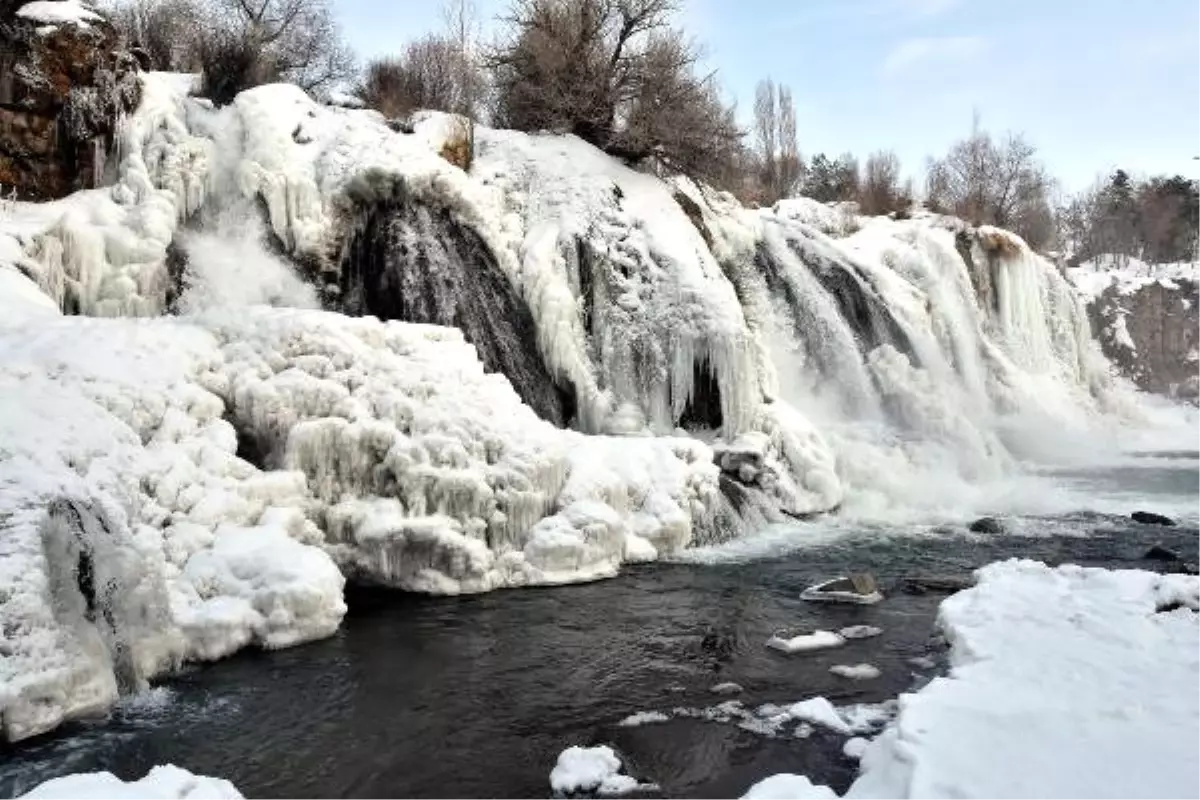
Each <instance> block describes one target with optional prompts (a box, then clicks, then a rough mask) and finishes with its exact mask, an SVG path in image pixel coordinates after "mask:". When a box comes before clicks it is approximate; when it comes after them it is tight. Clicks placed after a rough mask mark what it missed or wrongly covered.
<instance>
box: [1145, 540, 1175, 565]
mask: <svg viewBox="0 0 1200 800" xmlns="http://www.w3.org/2000/svg"><path fill="white" fill-rule="evenodd" d="M1142 558H1143V559H1145V560H1146V561H1178V560H1179V553H1176V552H1175V551H1174V550H1172V549H1170V548H1169V547H1164V546H1163V545H1161V544H1156V545H1153V546H1151V548H1150V549H1149V550H1147V551H1146V552H1145V553H1142Z"/></svg>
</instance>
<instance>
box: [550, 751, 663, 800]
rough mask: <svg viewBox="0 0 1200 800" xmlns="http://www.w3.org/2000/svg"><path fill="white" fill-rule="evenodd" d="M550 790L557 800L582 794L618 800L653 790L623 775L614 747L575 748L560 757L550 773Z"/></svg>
mask: <svg viewBox="0 0 1200 800" xmlns="http://www.w3.org/2000/svg"><path fill="white" fill-rule="evenodd" d="M550 788H551V789H552V790H553V791H554V794H555V796H556V797H569V796H572V795H576V794H579V793H588V794H592V793H594V794H597V795H600V796H601V797H616V796H619V795H624V794H629V793H630V792H633V791H636V790H638V789H647V788H654V787H652V786H650V785H649V784H640V783H638V780H637V779H636V778H634V777H631V776H629V775H622V774H621V759H619V758H618V757H617V754H616V753H615V752H613V749H612V748H611V747H608V746H607V745H598V746H596V747H579V746H578V745H574V746H571V747H568V748H567V749H566V750H563V751H562V752H561V753H559V756H558V761H557V763H555V765H554V769H553V770H551V771H550Z"/></svg>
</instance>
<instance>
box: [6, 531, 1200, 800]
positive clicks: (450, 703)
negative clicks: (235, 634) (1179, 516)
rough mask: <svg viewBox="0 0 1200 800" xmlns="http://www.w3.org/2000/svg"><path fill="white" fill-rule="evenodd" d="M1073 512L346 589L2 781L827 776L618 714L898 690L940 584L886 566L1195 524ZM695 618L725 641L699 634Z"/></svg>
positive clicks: (816, 760)
mask: <svg viewBox="0 0 1200 800" xmlns="http://www.w3.org/2000/svg"><path fill="white" fill-rule="evenodd" d="M1027 522H1028V521H1027ZM1076 522H1077V524H1076V525H1073V526H1072V527H1075V528H1077V529H1081V530H1083V531H1086V532H1089V533H1090V536H1088V537H1086V538H1084V537H1079V536H1074V537H1063V536H1057V535H1055V536H1049V537H1022V538H1014V537H996V538H972V539H967V538H964V537H962V536H959V535H946V536H938V537H922V538H899V537H897V538H888V539H882V540H881V539H879V538H878V537H875V536H872V537H865V536H864V537H858V538H856V537H849V538H847V539H843V540H840V541H838V542H836V543H834V544H830V545H826V546H822V547H819V548H808V549H805V550H802V551H799V552H796V553H793V554H791V555H789V556H787V557H780V558H774V559H767V560H757V561H753V562H748V563H741V564H734V563H727V564H718V565H708V566H700V565H687V564H657V565H649V566H646V567H641V568H635V569H628V570H626V572H625V573H624V574H623V575H622V576H621V577H619V578H616V579H614V580H610V581H605V582H601V583H596V584H591V585H585V586H569V587H563V588H557V589H535V590H520V591H503V592H495V593H492V594H489V595H484V596H478V597H467V598H452V599H433V598H426V597H418V596H411V595H402V594H396V593H370V592H358V593H355V594H353V595H352V596H351V597H350V598H349V600H350V606H351V613H350V616H349V617H348V619H347V620H346V623H345V625H344V627H343V629H342V630H341V632H340V633H339V634H338V635H337V636H335V637H333V638H331V639H328V640H325V641H322V642H317V643H314V644H311V645H307V646H304V647H298V648H294V649H291V650H284V651H279V652H272V653H249V654H244V655H242V656H239V657H235V658H231V659H228V660H226V661H223V662H220V663H217V664H213V665H210V666H208V667H204V668H198V669H194V670H191V671H189V672H186V673H184V674H182V675H180V676H177V677H176V678H174V679H172V680H170V681H168V682H167V683H166V687H167V688H165V689H159V690H157V691H156V692H155V693H151V695H150V696H149V697H148V698H145V699H141V700H138V701H134V702H131V703H127V704H126V705H125V706H123V707H122V708H120V709H118V710H117V711H115V712H114V713H113V714H112V715H111V716H110V717H109V718H108V719H107V720H100V721H96V722H90V723H76V724H72V725H69V726H66V727H64V728H63V729H61V730H60V731H58V732H56V733H54V734H51V735H48V736H47V737H43V738H40V739H37V740H34V741H32V742H26V743H23V744H22V745H20V746H16V747H10V748H8V749H0V795H4V796H10V795H13V794H16V793H19V792H21V791H24V790H27V789H29V788H32V786H34V785H36V784H37V783H40V782H41V781H44V780H47V779H49V778H52V777H55V776H58V775H61V774H65V773H68V772H78V771H89V770H98V769H106V770H110V771H112V772H114V773H116V774H117V775H119V776H121V777H123V778H126V779H130V778H135V777H140V776H141V775H142V774H144V773H145V772H146V771H147V770H148V769H149V768H150V767H151V766H152V765H154V764H158V763H167V762H170V763H174V764H177V765H179V766H182V767H185V768H187V769H190V770H192V771H194V772H198V773H202V774H207V775H214V776H221V777H225V778H228V779H229V780H231V781H233V783H234V784H236V785H237V786H238V787H239V788H240V789H241V790H242V792H243V793H244V794H246V795H247V796H252V797H259V796H267V797H284V796H292V797H310V796H332V797H347V796H355V797H378V796H390V797H395V796H417V797H420V796H428V797H433V796H441V797H445V796H456V797H476V796H479V797H483V796H487V797H515V796H528V797H537V796H543V797H544V796H548V794H549V785H548V782H547V776H548V774H549V771H550V769H551V767H552V766H553V765H554V761H555V759H556V757H557V754H558V753H559V752H560V751H561V750H562V749H563V748H565V747H567V746H568V745H571V744H596V743H609V744H612V745H614V746H615V747H617V749H618V750H619V751H620V752H621V753H622V755H624V756H625V757H626V758H627V759H628V761H629V762H630V764H631V765H632V768H631V772H632V773H633V774H635V775H636V776H638V777H639V778H641V779H643V780H652V781H655V782H657V783H659V784H660V785H661V786H662V791H663V793H664V794H666V795H668V796H701V797H704V796H708V797H718V796H730V795H733V796H736V795H739V794H740V793H742V792H744V791H745V789H746V788H747V787H748V786H750V785H751V784H752V783H753V782H754V781H755V780H757V779H759V778H761V777H763V776H764V775H766V774H769V773H773V772H781V771H791V772H803V773H807V774H809V775H810V776H812V777H813V778H814V779H815V780H816V781H817V782H827V783H829V784H831V785H832V786H834V787H835V788H838V789H842V788H844V787H845V786H846V785H847V784H848V783H849V781H850V780H851V779H852V777H853V771H854V765H853V763H852V762H850V761H849V760H848V759H846V758H844V757H843V756H842V755H841V750H840V748H841V744H842V741H843V739H842V738H841V737H832V736H829V737H824V736H822V735H821V734H820V733H818V734H816V735H814V736H813V737H811V738H809V739H805V740H797V739H794V738H787V737H781V738H778V739H771V738H766V737H764V736H761V735H757V734H754V733H751V732H749V731H745V730H742V729H740V728H737V727H736V726H734V725H732V724H720V723H714V722H708V721H703V720H696V719H678V720H673V721H671V722H669V723H665V724H660V725H648V726H644V727H638V728H622V727H618V726H617V725H616V723H617V722H618V721H619V720H620V719H622V718H623V717H625V716H626V715H628V714H631V713H633V712H636V711H645V710H655V709H658V710H669V709H671V708H672V707H675V706H691V707H705V706H713V705H715V704H717V703H719V702H721V701H723V700H725V699H727V698H723V697H717V696H715V695H713V694H711V693H710V692H709V687H710V686H711V685H712V684H714V683H717V682H719V681H736V682H737V683H739V684H741V685H742V686H744V687H745V690H746V691H745V693H744V694H743V695H741V696H740V698H739V699H741V700H743V701H744V702H745V703H746V704H747V705H749V706H754V705H757V704H759V703H763V702H769V701H770V702H783V701H795V700H800V699H804V698H806V697H811V696H814V695H825V696H827V697H829V698H830V699H831V700H833V702H834V703H835V704H841V703H846V702H875V701H882V700H885V699H888V698H891V697H894V696H895V695H896V694H897V693H899V692H901V691H904V690H907V689H910V688H912V687H913V686H914V684H915V683H917V682H919V681H922V680H926V679H928V677H929V676H928V674H927V673H923V672H922V671H921V670H919V669H914V667H913V666H912V665H911V664H909V661H908V660H909V659H910V658H912V657H913V656H918V655H923V654H927V653H934V654H937V653H939V652H940V650H939V648H938V647H937V646H936V644H935V643H933V642H932V641H931V633H932V625H933V616H934V613H935V611H936V608H937V604H938V603H939V602H940V600H941V599H942V596H940V595H936V594H926V595H912V594H907V593H904V592H902V591H900V590H899V589H898V588H897V584H898V582H899V581H900V580H901V579H902V578H904V577H906V576H912V575H930V574H938V575H959V576H962V575H966V574H967V573H968V572H969V570H970V569H972V568H973V567H976V566H979V565H982V564H985V563H988V562H990V561H994V560H997V559H1000V558H1005V557H1008V556H1012V555H1021V556H1028V557H1032V558H1037V559H1040V560H1045V561H1047V562H1050V563H1061V562H1064V561H1071V562H1075V563H1082V564H1088V565H1097V566H1113V565H1119V566H1138V567H1142V568H1158V567H1161V566H1162V565H1159V564H1154V563H1152V562H1145V561H1141V560H1140V555H1141V554H1142V553H1143V552H1144V550H1145V549H1146V547H1147V546H1149V545H1150V544H1152V543H1155V542H1162V543H1164V544H1166V545H1168V546H1169V547H1172V548H1174V549H1175V550H1177V551H1179V552H1180V553H1181V555H1183V557H1184V558H1185V559H1186V560H1188V561H1195V560H1196V558H1197V534H1196V531H1195V529H1164V528H1153V527H1148V526H1134V525H1129V524H1125V523H1117V522H1114V520H1112V519H1111V518H1100V517H1093V518H1080V519H1077V520H1076ZM1037 527H1038V526H1037V524H1036V521H1035V522H1033V523H1031V524H1029V525H1027V528H1037ZM1047 527H1048V528H1049V527H1054V528H1055V529H1059V528H1061V527H1062V520H1061V519H1060V520H1057V521H1055V522H1054V524H1053V526H1051V524H1050V523H1049V522H1048V523H1047ZM850 569H856V570H862V569H869V570H871V571H872V572H874V573H875V575H876V576H877V577H878V579H879V581H880V584H881V585H882V587H883V588H884V591H885V593H886V594H887V595H888V597H887V599H886V600H885V601H884V602H883V603H881V604H879V605H878V606H874V607H845V606H824V605H814V604H809V603H805V602H803V601H801V600H799V599H798V595H799V593H800V591H801V590H802V589H803V588H804V587H805V586H807V585H810V584H812V583H814V582H816V581H818V580H821V579H824V578H827V577H830V576H832V575H835V574H838V573H841V572H844V571H847V570H850ZM859 623H868V624H872V625H877V626H879V627H881V628H883V629H884V634H883V635H882V636H880V637H878V638H876V639H868V640H862V641H857V642H850V643H849V644H847V645H846V646H845V647H843V648H840V649H835V650H830V651H824V652H821V653H815V654H809V655H793V656H784V655H781V654H777V653H774V652H773V651H769V650H767V649H766V648H765V647H764V646H763V643H764V642H765V640H766V639H767V638H768V637H769V636H770V635H771V633H772V632H773V631H775V630H777V629H779V628H782V627H800V628H804V627H822V628H835V629H836V628H839V627H842V626H845V625H850V624H859ZM706 634H715V635H716V636H717V638H719V639H722V638H723V639H725V640H727V641H729V642H730V644H731V645H732V646H731V647H730V648H728V652H727V653H725V654H722V653H720V652H714V651H713V650H711V649H705V648H704V647H703V646H702V640H703V639H704V637H705V635H706ZM864 661H865V662H869V663H872V664H875V665H876V666H878V667H879V668H880V669H881V670H882V671H883V676H882V677H881V678H880V679H879V680H876V681H867V682H861V683H859V682H850V681H846V680H844V679H841V678H838V677H835V676H833V675H831V674H829V672H828V671H827V670H828V668H829V666H831V665H833V664H838V663H859V662H864Z"/></svg>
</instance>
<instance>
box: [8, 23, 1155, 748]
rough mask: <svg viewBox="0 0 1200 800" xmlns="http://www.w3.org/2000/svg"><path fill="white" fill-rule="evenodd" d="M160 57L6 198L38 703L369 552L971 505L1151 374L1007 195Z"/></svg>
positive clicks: (195, 639) (628, 558) (604, 551)
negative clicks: (721, 154) (696, 173)
mask: <svg viewBox="0 0 1200 800" xmlns="http://www.w3.org/2000/svg"><path fill="white" fill-rule="evenodd" d="M34 5H39V4H34ZM56 5H66V4H56ZM141 80H142V83H143V93H142V101H141V105H140V107H139V108H138V109H137V111H136V112H135V113H133V114H131V115H129V116H128V118H126V119H125V120H124V121H123V123H122V126H121V133H120V136H119V137H118V141H119V148H118V150H119V152H118V153H116V154H115V155H116V161H115V163H116V164H117V170H116V173H117V174H116V178H115V182H114V183H113V184H112V185H111V186H108V187H106V188H103V189H97V190H92V191H88V192H81V193H78V194H76V195H73V196H71V197H68V198H65V199H63V200H60V201H55V202H53V203H47V204H43V205H32V204H26V203H8V204H5V206H4V207H3V208H0V389H3V391H2V392H0V433H3V436H2V437H0V441H3V442H4V447H5V453H6V456H7V457H6V459H5V460H4V461H2V462H0V530H2V532H3V536H2V537H0V577H2V578H3V581H0V583H2V584H3V585H4V586H6V587H10V588H8V590H7V591H6V592H5V593H4V594H3V595H0V623H3V624H2V625H0V635H2V636H3V637H4V640H3V646H4V648H5V652H6V653H7V654H8V655H7V657H6V658H5V659H4V661H3V662H2V663H0V716H2V718H3V730H4V736H5V737H6V738H10V739H15V738H21V737H24V736H28V735H32V734H35V733H38V732H41V731H44V730H48V729H50V728H52V727H54V726H55V725H56V724H58V723H60V722H61V721H63V720H64V719H70V718H74V717H78V716H82V715H86V714H91V713H96V712H100V711H103V710H104V709H105V708H107V707H109V706H110V705H111V704H112V702H113V700H114V698H115V697H116V696H117V694H118V692H120V691H122V690H124V689H126V688H132V687H136V686H137V685H140V684H142V683H144V682H145V681H147V680H150V679H152V678H153V677H154V676H156V675H161V674H164V673H165V672H168V671H169V670H171V669H173V668H175V667H176V666H178V665H179V664H180V663H181V662H183V661H187V660H204V659H212V658H218V657H222V656H224V655H227V654H229V653H231V652H233V651H235V650H236V649H238V648H240V647H244V646H250V645H253V646H262V647H281V646H287V645H290V644H295V643H298V642H301V641H306V640H309V639H312V638H316V637H320V636H325V635H328V634H330V633H331V632H332V631H333V630H335V629H336V627H337V625H338V624H339V621H340V619H341V617H342V615H343V614H344V611H345V607H344V604H343V602H342V584H343V580H344V576H348V577H350V578H352V579H356V580H363V581H372V582H377V583H382V584H385V585H389V586H395V587H399V588H403V589H410V590H416V591H425V592H434V593H459V592H478V591H487V590H490V589H495V588H500V587H510V586H524V585H533V584H554V583H563V582H568V581H579V580H590V579H595V578H602V577H606V576H611V575H613V574H615V573H616V571H617V570H618V569H619V567H620V565H621V564H622V563H625V562H633V561H646V560H652V559H655V558H659V557H662V556H667V555H670V554H672V553H677V552H679V551H680V550H681V549H683V548H687V547H689V546H691V545H695V544H707V543H712V542H716V541H720V540H723V539H727V538H729V537H732V536H737V535H739V534H740V533H743V532H744V531H745V530H746V529H747V528H751V527H755V526H759V525H765V524H767V523H770V522H778V521H781V520H784V519H787V518H789V517H801V518H803V517H805V516H808V515H812V514H817V513H823V512H829V511H831V510H833V509H836V508H838V507H839V506H840V507H841V509H842V512H843V513H844V514H847V515H854V514H861V515H868V516H869V515H871V514H876V513H893V512H894V510H895V509H896V508H909V507H913V508H919V509H922V511H923V513H928V510H929V509H934V510H936V511H938V512H941V511H944V510H945V505H946V504H949V505H951V506H952V507H953V509H954V510H955V512H960V511H961V510H962V509H963V508H965V507H968V508H969V507H970V504H971V503H972V502H973V499H974V498H975V497H976V496H977V495H976V492H975V489H974V487H975V486H977V485H983V484H986V483H987V481H988V480H990V479H992V478H995V477H996V476H1002V475H1005V474H1007V473H1009V472H1011V471H1012V470H1014V469H1015V468H1016V463H1017V461H1018V460H1019V459H1020V458H1022V457H1024V456H1026V455H1028V453H1027V452H1026V447H1027V446H1028V445H1029V444H1030V443H1041V442H1042V441H1043V440H1044V438H1045V437H1044V436H1043V435H1041V434H1042V433H1043V432H1044V431H1046V430H1058V429H1060V428H1070V427H1072V426H1075V427H1082V428H1084V429H1085V432H1087V433H1090V434H1094V433H1095V431H1096V430H1102V429H1103V427H1104V421H1105V419H1107V417H1105V416H1104V415H1109V414H1115V413H1120V414H1128V413H1131V412H1130V410H1129V409H1131V408H1134V407H1133V405H1122V398H1123V397H1124V395H1122V394H1121V392H1120V391H1119V390H1120V388H1121V387H1120V386H1114V385H1112V384H1111V382H1110V380H1109V378H1108V374H1107V370H1106V364H1105V363H1104V362H1103V360H1102V359H1101V358H1100V357H1099V356H1098V355H1097V353H1096V351H1095V347H1094V345H1093V343H1092V342H1091V340H1090V338H1089V336H1088V334H1087V329H1086V322H1085V320H1084V318H1083V316H1082V314H1081V311H1080V306H1079V303H1078V300H1077V298H1076V297H1075V295H1074V294H1073V293H1072V292H1071V291H1070V290H1069V287H1068V286H1067V284H1066V283H1065V282H1064V281H1063V279H1062V278H1061V276H1060V275H1059V274H1058V273H1057V271H1056V270H1055V269H1054V268H1053V267H1052V266H1051V265H1050V264H1049V263H1048V262H1046V261H1044V260H1043V259H1041V258H1039V257H1038V256H1036V255H1034V254H1033V253H1032V252H1031V251H1030V250H1029V249H1028V248H1027V247H1026V246H1025V245H1024V243H1022V242H1021V241H1020V240H1018V239H1016V238H1015V237H1013V236H1011V235H1010V234H1006V233H1004V232H1002V231H998V230H994V229H981V230H977V231H975V230H969V229H967V228H965V227H963V226H962V225H961V223H955V222H953V221H949V220H946V219H943V218H937V217H931V216H924V217H921V218H918V219H914V220H910V221H904V222H897V221H891V220H886V219H877V220H866V219H861V218H858V217H855V216H854V215H853V214H852V213H851V212H850V211H849V210H848V209H845V208H842V209H833V210H830V209H826V208H824V207H822V206H819V205H816V204H812V203H811V202H809V201H789V202H788V203H784V204H780V205H779V206H777V207H776V208H774V209H761V210H747V209H744V208H742V207H741V206H739V205H737V204H736V203H734V202H733V201H732V199H731V198H729V197H728V196H725V195H716V194H713V193H711V192H709V191H707V190H704V191H702V190H700V189H698V188H697V187H696V186H694V185H692V184H690V183H685V182H676V183H668V182H664V181H662V180H659V179H658V178H655V177H653V176H650V175H647V174H643V173H639V172H636V171H634V170H631V169H629V168H627V167H625V166H623V165H621V164H619V163H617V162H616V161H614V160H613V159H611V158H609V157H607V156H605V155H603V154H601V153H600V152H599V151H597V150H595V149H594V148H592V147H590V146H588V145H586V144H585V143H583V142H582V141H580V140H578V139H575V138H573V137H569V136H552V135H528V134H521V133H514V132H507V131H493V130H488V129H485V128H480V129H479V130H478V132H477V151H476V153H475V160H474V164H473V166H472V167H471V169H470V170H469V171H464V170H463V169H461V168H460V167H459V166H457V165H455V164H453V163H451V162H450V161H449V160H447V158H443V157H442V155H441V153H442V152H443V147H444V145H446V143H447V142H448V141H449V140H452V139H453V138H454V137H455V136H456V135H457V133H456V132H457V131H458V130H459V126H458V121H457V120H456V119H455V118H453V117H448V116H445V115H439V114H423V115H417V116H416V117H415V118H414V119H413V120H412V121H411V124H409V126H408V127H407V128H403V126H399V125H397V124H396V123H394V122H389V121H387V120H384V119H383V118H382V117H381V116H380V115H379V114H377V113H375V112H371V111H366V110H360V109H353V108H344V107H334V106H322V105H319V104H317V103H315V102H314V101H312V100H311V99H310V98H308V97H307V96H305V95H304V94H303V92H301V91H300V90H298V89H296V88H295V87H289V86H282V85H276V86H263V87H259V88H257V89H254V90H251V91H249V92H245V93H243V94H242V95H240V96H239V97H238V98H237V99H236V101H235V102H234V103H233V104H231V105H229V106H227V107H225V108H222V109H214V108H213V107H212V106H211V104H209V103H207V102H206V101H204V100H202V99H198V98H194V97H191V96H189V92H190V91H191V89H192V87H193V85H194V79H193V77H192V76H182V75H167V74H159V73H150V74H146V75H143V76H141ZM406 131H407V132H406ZM260 210H261V211H260ZM35 286H36V287H38V288H40V290H41V292H42V293H44V296H43V295H42V294H39V293H38V292H37V291H35V290H34V287H35ZM446 287H451V288H449V289H447V288H446ZM414 295H415V296H414ZM47 298H48V300H47ZM271 305H276V306H291V307H297V306H306V307H307V306H316V305H324V306H325V307H327V308H328V307H333V308H337V309H341V310H345V311H351V312H355V313H371V314H374V315H377V316H378V315H383V316H399V317H402V318H404V319H405V321H403V322H380V321H378V320H377V319H374V318H372V317H347V316H343V315H341V314H336V313H330V312H321V311H316V310H311V309H304V310H297V309H295V308H293V309H291V310H284V309H271V308H267V307H265V306H271ZM60 310H61V311H62V312H65V313H67V314H68V315H76V314H78V315H84V316H85V317H93V319H80V318H78V317H76V316H70V317H61V318H60V315H59V314H58V313H57V312H58V311H60ZM167 310H172V311H175V312H178V313H182V314H184V316H182V317H173V318H158V319H130V317H158V316H159V315H161V314H162V313H163V312H164V311H167ZM95 317H124V319H113V320H101V319H94V318H95ZM419 323H442V324H447V323H452V324H453V325H455V326H457V327H458V328H459V329H458V330H455V329H454V328H449V327H439V326H436V325H431V324H419ZM1134 411H1136V409H1135V408H1134ZM539 415H540V416H539ZM1031 430H1032V431H1033V432H1034V433H1033V434H1032V435H1031V434H1030V433H1029V431H1031ZM955 504H957V505H955ZM748 724H749V723H748Z"/></svg>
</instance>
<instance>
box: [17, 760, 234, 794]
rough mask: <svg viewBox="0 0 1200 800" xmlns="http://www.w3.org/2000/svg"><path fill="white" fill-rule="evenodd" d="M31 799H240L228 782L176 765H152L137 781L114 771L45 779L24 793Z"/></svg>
mask: <svg viewBox="0 0 1200 800" xmlns="http://www.w3.org/2000/svg"><path fill="white" fill-rule="evenodd" d="M21 797H23V798H30V800H165V798H178V800H240V798H241V797H242V795H241V793H240V792H238V790H237V789H236V788H234V785H233V784H232V783H230V782H229V781H226V780H222V779H220V778H206V777H204V776H203V775H193V774H192V773H190V772H188V771H187V770H186V769H180V768H179V767H176V766H174V765H173V764H166V765H162V766H157V767H154V768H152V769H151V770H150V771H149V772H148V773H146V775H145V776H144V777H142V778H139V779H138V780H136V781H123V780H121V779H120V778H118V777H116V776H115V775H113V774H112V773H111V772H86V773H80V774H76V775H66V776H64V777H62V778H55V779H53V780H49V781H46V782H45V783H43V784H41V785H40V786H38V787H37V788H35V789H33V790H32V791H30V792H27V793H26V794H23V795H21Z"/></svg>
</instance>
